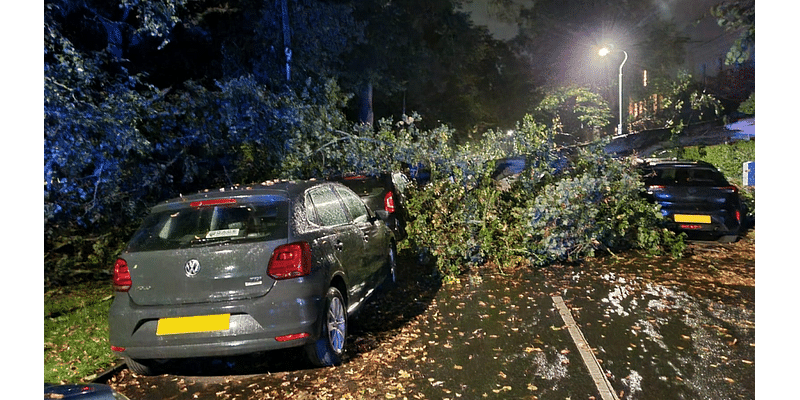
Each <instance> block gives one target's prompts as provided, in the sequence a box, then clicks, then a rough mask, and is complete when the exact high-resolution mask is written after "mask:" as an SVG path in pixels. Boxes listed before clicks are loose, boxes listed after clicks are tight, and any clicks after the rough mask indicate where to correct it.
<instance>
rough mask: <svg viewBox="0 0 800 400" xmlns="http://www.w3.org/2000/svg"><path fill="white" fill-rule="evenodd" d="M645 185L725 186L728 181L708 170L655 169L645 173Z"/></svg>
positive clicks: (717, 173) (714, 171) (718, 173)
mask: <svg viewBox="0 0 800 400" xmlns="http://www.w3.org/2000/svg"><path fill="white" fill-rule="evenodd" d="M644 176H645V181H646V183H647V185H663V186H727V185H728V181H727V180H725V177H724V176H723V175H722V173H720V172H719V171H717V170H714V169H710V168H687V167H656V168H651V169H647V170H646V171H645V175H644Z"/></svg>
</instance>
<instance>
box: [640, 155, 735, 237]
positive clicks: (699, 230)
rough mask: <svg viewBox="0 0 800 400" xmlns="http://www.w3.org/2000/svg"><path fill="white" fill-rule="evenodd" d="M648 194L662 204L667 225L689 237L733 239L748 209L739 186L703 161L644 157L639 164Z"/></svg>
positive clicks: (652, 199)
mask: <svg viewBox="0 0 800 400" xmlns="http://www.w3.org/2000/svg"><path fill="white" fill-rule="evenodd" d="M641 168H642V170H641V172H642V176H643V179H644V184H645V189H646V191H647V197H648V199H650V200H651V201H653V202H655V203H657V204H659V205H660V206H661V214H662V215H663V216H664V219H665V222H666V225H667V227H668V228H670V229H672V230H675V231H678V232H686V233H687V234H688V235H689V237H690V238H698V239H716V240H719V241H721V242H732V241H736V240H737V238H738V237H739V235H740V234H741V233H742V231H743V230H744V227H745V223H744V221H745V218H746V214H747V208H746V206H745V205H744V203H743V202H742V199H741V197H740V195H739V189H738V188H737V187H736V186H734V185H732V184H730V183H729V182H728V180H727V179H725V176H724V175H723V174H722V173H721V172H720V171H719V170H718V169H717V168H716V167H714V166H713V165H712V164H710V163H707V162H703V161H680V160H646V161H644V162H643V163H642V165H641Z"/></svg>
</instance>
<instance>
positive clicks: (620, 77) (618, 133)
mask: <svg viewBox="0 0 800 400" xmlns="http://www.w3.org/2000/svg"><path fill="white" fill-rule="evenodd" d="M620 51H621V52H622V53H623V54H625V58H624V59H623V60H622V64H620V65H619V128H617V135H622V66H623V65H625V61H628V52H627V51H625V50H620Z"/></svg>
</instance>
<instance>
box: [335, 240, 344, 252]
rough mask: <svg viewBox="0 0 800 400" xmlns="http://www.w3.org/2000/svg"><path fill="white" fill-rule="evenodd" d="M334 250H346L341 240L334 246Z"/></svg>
mask: <svg viewBox="0 0 800 400" xmlns="http://www.w3.org/2000/svg"><path fill="white" fill-rule="evenodd" d="M333 248H334V249H336V250H339V251H342V250H343V249H344V243H342V241H341V240H337V241H336V243H334V244H333Z"/></svg>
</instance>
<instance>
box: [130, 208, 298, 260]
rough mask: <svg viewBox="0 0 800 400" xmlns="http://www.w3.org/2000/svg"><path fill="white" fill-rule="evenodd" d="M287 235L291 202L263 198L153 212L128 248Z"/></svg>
mask: <svg viewBox="0 0 800 400" xmlns="http://www.w3.org/2000/svg"><path fill="white" fill-rule="evenodd" d="M287 235H288V201H287V200H286V199H285V198H283V197H262V198H260V199H259V201H245V202H242V201H240V200H238V201H237V202H236V203H232V204H220V205H212V206H205V205H200V206H195V207H189V206H186V207H180V208H175V209H169V210H162V211H156V212H153V213H152V214H150V215H149V216H148V217H147V218H146V219H145V221H144V223H143V224H142V226H141V227H140V228H139V230H138V231H137V232H136V234H135V235H134V237H133V239H132V240H131V242H130V243H129V244H128V251H132V252H136V251H153V250H170V249H179V248H187V247H192V246H207V245H217V244H228V243H243V242H248V241H262V240H274V239H282V238H286V237H287Z"/></svg>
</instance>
